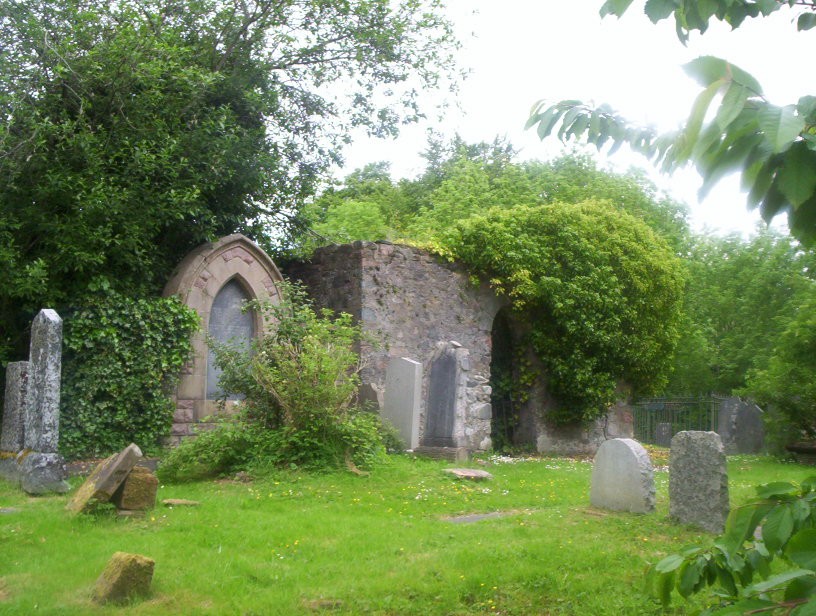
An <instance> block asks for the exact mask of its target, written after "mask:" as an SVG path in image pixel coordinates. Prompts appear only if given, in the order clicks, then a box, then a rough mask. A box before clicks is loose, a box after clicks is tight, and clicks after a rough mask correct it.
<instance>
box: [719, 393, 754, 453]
mask: <svg viewBox="0 0 816 616" xmlns="http://www.w3.org/2000/svg"><path fill="white" fill-rule="evenodd" d="M762 416H763V412H762V409H760V408H759V407H758V406H757V405H756V404H754V403H753V402H748V401H745V400H741V399H740V398H736V397H733V398H726V399H724V400H723V401H722V404H721V405H720V412H719V417H718V421H717V433H718V434H719V435H720V438H721V439H722V442H723V447H724V448H725V452H726V453H728V454H732V453H760V452H761V451H762V450H763V449H764V447H765V422H764V420H763V418H762Z"/></svg>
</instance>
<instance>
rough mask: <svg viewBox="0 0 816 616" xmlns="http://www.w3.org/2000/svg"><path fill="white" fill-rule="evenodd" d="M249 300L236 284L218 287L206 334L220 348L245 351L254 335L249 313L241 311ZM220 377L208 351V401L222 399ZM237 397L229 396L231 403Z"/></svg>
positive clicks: (213, 358)
mask: <svg viewBox="0 0 816 616" xmlns="http://www.w3.org/2000/svg"><path fill="white" fill-rule="evenodd" d="M249 299H250V298H249V296H248V295H247V294H246V291H244V289H243V287H241V285H240V284H239V283H238V282H237V281H236V280H230V281H229V282H228V283H227V284H225V285H224V286H223V287H221V290H220V291H219V292H218V295H216V296H215V299H214V300H213V304H212V311H211V312H210V324H209V334H210V336H211V337H212V338H213V340H215V341H216V342H217V343H219V344H227V345H230V346H232V347H237V348H239V349H243V350H246V349H248V348H249V343H250V340H252V337H253V336H254V334H255V324H254V320H253V316H252V312H250V311H244V310H243V306H244V303H245V302H246V301H248V300H249ZM220 377H221V368H219V367H218V366H217V365H216V362H215V353H213V352H212V350H210V352H209V356H208V358H207V399H208V400H214V399H216V398H220V397H221V388H220V387H219V385H218V380H219V378H220ZM239 397H240V396H237V395H234V396H229V397H228V399H230V400H237V399H238V398H239Z"/></svg>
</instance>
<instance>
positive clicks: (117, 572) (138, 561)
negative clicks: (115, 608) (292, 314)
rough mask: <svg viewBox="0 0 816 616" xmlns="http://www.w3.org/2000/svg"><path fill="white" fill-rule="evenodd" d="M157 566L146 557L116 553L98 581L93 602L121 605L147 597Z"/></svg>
mask: <svg viewBox="0 0 816 616" xmlns="http://www.w3.org/2000/svg"><path fill="white" fill-rule="evenodd" d="M155 565H156V563H155V561H154V560H153V559H151V558H147V557H146V556H142V555H140V554H127V553H125V552H116V553H115V554H114V555H113V556H112V557H111V559H110V561H108V564H107V566H106V567H105V570H104V571H103V572H102V575H100V576H99V579H98V580H96V585H95V586H94V591H93V600H94V601H95V602H96V603H109V602H110V603H119V602H123V601H127V600H129V599H132V598H135V597H140V596H145V595H147V594H148V592H150V583H151V582H152V581H153V568H154V567H155Z"/></svg>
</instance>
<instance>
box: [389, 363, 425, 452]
mask: <svg viewBox="0 0 816 616" xmlns="http://www.w3.org/2000/svg"><path fill="white" fill-rule="evenodd" d="M421 399H422V364H421V363H419V362H418V361H414V360H413V359H408V358H407V357H394V358H392V359H391V361H390V362H389V364H388V369H387V371H386V376H385V394H384V399H383V410H382V416H383V417H384V418H385V419H387V420H388V421H389V422H391V424H392V425H393V426H394V428H396V430H397V432H398V433H399V435H400V437H401V438H402V440H403V441H405V445H406V446H407V447H408V449H415V448H416V447H417V446H418V445H419V409H420V401H421Z"/></svg>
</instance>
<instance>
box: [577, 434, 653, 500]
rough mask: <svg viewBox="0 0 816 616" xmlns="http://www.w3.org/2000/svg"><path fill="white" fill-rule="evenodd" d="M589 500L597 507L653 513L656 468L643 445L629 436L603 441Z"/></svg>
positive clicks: (597, 456)
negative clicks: (653, 466) (653, 467)
mask: <svg viewBox="0 0 816 616" xmlns="http://www.w3.org/2000/svg"><path fill="white" fill-rule="evenodd" d="M589 500H590V502H591V503H592V505H593V507H600V508H602V509H612V510H614V511H630V512H632V513H651V512H652V511H654V509H655V486H654V471H653V469H652V461H651V460H650V459H649V454H648V453H647V452H646V450H645V449H644V448H643V446H642V445H641V444H640V443H638V442H637V441H635V440H632V439H629V438H615V439H611V440H608V441H604V442H603V443H601V446H600V447H599V448H598V452H597V453H596V454H595V464H594V467H593V469H592V487H591V489H590V495H589Z"/></svg>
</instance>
